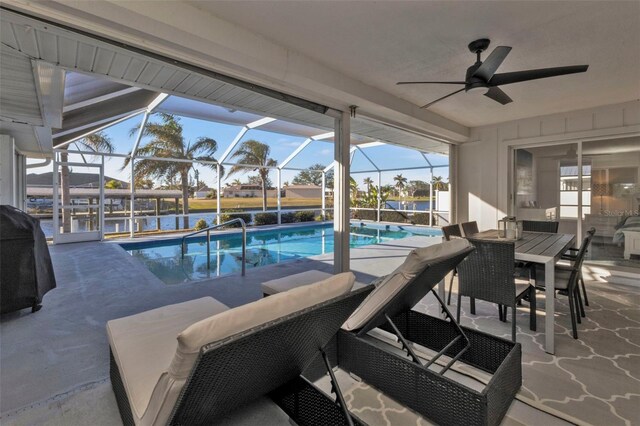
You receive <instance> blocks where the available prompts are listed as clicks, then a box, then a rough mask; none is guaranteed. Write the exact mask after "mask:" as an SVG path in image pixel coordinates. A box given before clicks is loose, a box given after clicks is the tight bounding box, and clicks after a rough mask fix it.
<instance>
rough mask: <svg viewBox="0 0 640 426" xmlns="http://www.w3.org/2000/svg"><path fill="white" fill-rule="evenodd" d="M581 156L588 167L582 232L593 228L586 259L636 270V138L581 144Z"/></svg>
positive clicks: (639, 245) (639, 214)
mask: <svg viewBox="0 0 640 426" xmlns="http://www.w3.org/2000/svg"><path fill="white" fill-rule="evenodd" d="M582 157H583V161H584V162H585V163H589V164H590V168H591V187H590V191H589V192H588V193H587V194H588V198H587V200H585V201H588V202H590V205H591V209H590V210H588V211H584V212H583V213H584V214H583V216H582V229H583V231H586V230H588V229H590V228H591V227H593V228H595V229H596V235H595V237H594V239H593V243H592V248H591V250H590V253H589V258H590V260H591V261H593V262H596V263H598V264H602V265H604V266H606V265H609V266H629V267H636V268H640V211H639V210H640V207H639V205H640V185H639V182H640V139H638V138H630V139H617V140H606V141H591V142H583V143H582Z"/></svg>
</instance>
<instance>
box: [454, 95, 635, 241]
mask: <svg viewBox="0 0 640 426" xmlns="http://www.w3.org/2000/svg"><path fill="white" fill-rule="evenodd" d="M637 135H640V101H633V102H626V103H622V104H616V105H607V106H603V107H598V108H590V109H586V110H578V111H570V112H566V113H560V114H553V115H546V116H539V117H534V118H529V119H523V120H516V121H510V122H506V123H500V124H496V125H491V126H484V127H477V128H473V129H471V138H470V142H467V143H464V144H461V145H459V146H458V149H457V151H458V158H457V160H458V168H457V174H456V176H457V182H458V186H457V209H458V210H457V220H458V222H466V221H469V220H475V221H477V222H478V226H479V227H480V229H483V228H485V229H486V228H495V227H496V226H497V221H498V219H499V218H502V217H503V216H505V215H507V213H508V212H509V206H510V193H511V182H510V179H511V173H510V168H511V167H512V165H511V158H510V147H515V146H522V145H533V144H553V143H558V144H559V143H569V142H578V141H585V140H598V139H611V138H616V137H623V136H637Z"/></svg>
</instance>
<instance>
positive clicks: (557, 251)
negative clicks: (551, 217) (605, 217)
mask: <svg viewBox="0 0 640 426" xmlns="http://www.w3.org/2000/svg"><path fill="white" fill-rule="evenodd" d="M473 238H479V239H491V240H498V239H500V238H499V237H498V231H497V230H495V229H490V230H487V231H482V232H480V233H478V234H474V235H473ZM575 239H576V236H575V235H573V234H552V233H548V232H523V234H522V238H521V239H519V240H512V241H514V243H515V252H516V253H515V258H516V260H518V261H522V262H533V263H539V264H542V265H544V276H545V296H546V300H545V304H544V305H545V320H544V334H545V346H544V348H545V351H546V352H548V353H550V354H553V353H554V352H555V347H554V334H555V333H554V329H555V324H554V322H555V264H556V262H557V261H558V260H559V259H560V256H562V254H563V253H564V252H566V251H567V249H568V248H569V247H572V246H573V244H574V241H575ZM501 240H502V241H509V240H507V239H504V238H502V239H501Z"/></svg>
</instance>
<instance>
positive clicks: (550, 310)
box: [544, 259, 556, 354]
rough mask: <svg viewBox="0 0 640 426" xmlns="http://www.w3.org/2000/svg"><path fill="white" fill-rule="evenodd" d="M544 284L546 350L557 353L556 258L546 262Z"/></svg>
mask: <svg viewBox="0 0 640 426" xmlns="http://www.w3.org/2000/svg"><path fill="white" fill-rule="evenodd" d="M544 286H545V291H544V293H545V296H546V297H545V302H544V305H545V319H544V339H545V351H546V352H547V353H550V354H553V353H555V347H554V337H555V336H554V335H555V313H556V306H555V303H556V301H555V293H556V290H555V287H556V284H555V259H551V260H550V261H549V262H547V263H545V264H544Z"/></svg>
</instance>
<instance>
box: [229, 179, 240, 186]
mask: <svg viewBox="0 0 640 426" xmlns="http://www.w3.org/2000/svg"><path fill="white" fill-rule="evenodd" d="M231 185H234V186H240V185H242V181H241V180H240V179H234V180H233V182H231Z"/></svg>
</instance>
